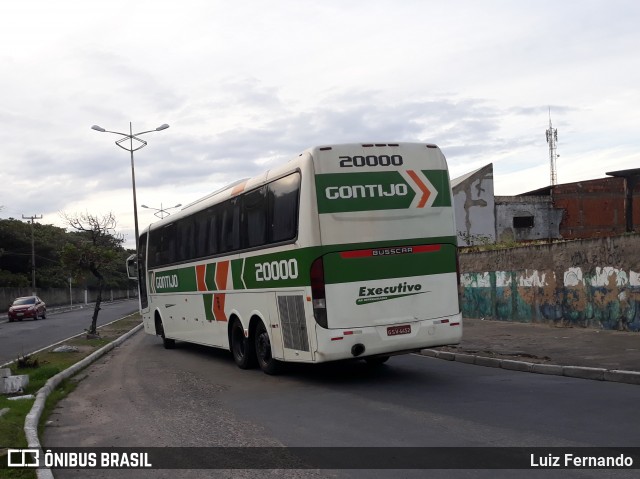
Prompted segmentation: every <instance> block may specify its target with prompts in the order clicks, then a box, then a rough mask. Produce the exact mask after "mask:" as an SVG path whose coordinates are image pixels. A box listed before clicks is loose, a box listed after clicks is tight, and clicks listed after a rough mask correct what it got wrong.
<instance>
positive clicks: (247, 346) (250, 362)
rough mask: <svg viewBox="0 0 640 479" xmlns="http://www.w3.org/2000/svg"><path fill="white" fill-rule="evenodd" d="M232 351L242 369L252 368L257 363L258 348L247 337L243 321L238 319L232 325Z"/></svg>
mask: <svg viewBox="0 0 640 479" xmlns="http://www.w3.org/2000/svg"><path fill="white" fill-rule="evenodd" d="M231 352H232V353H233V360H234V361H235V362H236V364H237V365H238V367H239V368H240V369H251V368H253V367H255V365H256V350H255V349H254V346H253V342H252V341H251V340H250V339H248V338H245V336H244V328H243V327H242V323H241V322H240V321H238V320H237V319H236V320H235V321H234V322H233V325H232V326H231Z"/></svg>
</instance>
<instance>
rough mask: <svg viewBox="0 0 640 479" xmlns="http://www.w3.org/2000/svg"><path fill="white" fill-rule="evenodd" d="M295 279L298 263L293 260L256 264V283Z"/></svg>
mask: <svg viewBox="0 0 640 479" xmlns="http://www.w3.org/2000/svg"><path fill="white" fill-rule="evenodd" d="M297 277H298V261H297V260H296V259H295V258H292V259H288V260H287V259H283V260H280V261H271V262H269V263H257V264H256V281H277V280H282V279H296V278H297Z"/></svg>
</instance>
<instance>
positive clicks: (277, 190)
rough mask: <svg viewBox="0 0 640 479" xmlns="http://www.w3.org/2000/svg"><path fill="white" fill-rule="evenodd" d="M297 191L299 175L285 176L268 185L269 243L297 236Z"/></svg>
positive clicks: (298, 188) (298, 189)
mask: <svg viewBox="0 0 640 479" xmlns="http://www.w3.org/2000/svg"><path fill="white" fill-rule="evenodd" d="M299 191H300V174H299V173H295V174H293V175H289V176H285V177H284V178H280V179H279V180H277V181H274V182H273V183H270V184H269V208H270V214H269V217H270V218H271V238H270V241H271V242H273V243H277V242H279V241H286V240H290V239H293V238H295V237H296V235H297V234H298V231H297V230H298V197H299V194H298V193H299Z"/></svg>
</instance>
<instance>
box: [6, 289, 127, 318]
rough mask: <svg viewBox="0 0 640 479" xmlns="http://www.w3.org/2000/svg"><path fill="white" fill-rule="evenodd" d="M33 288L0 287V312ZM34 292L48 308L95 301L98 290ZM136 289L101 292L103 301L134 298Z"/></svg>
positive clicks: (42, 290)
mask: <svg viewBox="0 0 640 479" xmlns="http://www.w3.org/2000/svg"><path fill="white" fill-rule="evenodd" d="M32 294H33V289H32V288H31V287H29V288H0V313H6V312H7V311H8V310H9V306H10V305H11V303H13V300H14V299H16V298H19V297H20V296H31V295H32ZM36 294H37V295H38V296H39V297H40V298H41V299H42V300H43V301H44V302H45V303H46V304H47V307H48V308H51V307H56V306H69V305H70V304H86V303H93V302H95V300H96V298H97V296H98V292H97V291H95V290H90V289H89V290H86V289H81V288H72V289H71V297H70V296H69V288H38V290H37V291H36ZM137 295H138V292H137V290H116V289H113V290H111V289H105V290H104V291H103V292H102V300H103V301H113V300H114V299H124V298H135V297H137Z"/></svg>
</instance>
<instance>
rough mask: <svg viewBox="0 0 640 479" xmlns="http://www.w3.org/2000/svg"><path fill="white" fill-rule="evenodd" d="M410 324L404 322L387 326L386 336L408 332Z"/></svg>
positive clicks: (409, 331)
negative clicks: (400, 324)
mask: <svg viewBox="0 0 640 479" xmlns="http://www.w3.org/2000/svg"><path fill="white" fill-rule="evenodd" d="M410 333H411V325H410V324H404V325H402V326H389V327H388V328H387V336H398V335H399V334H410Z"/></svg>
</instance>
